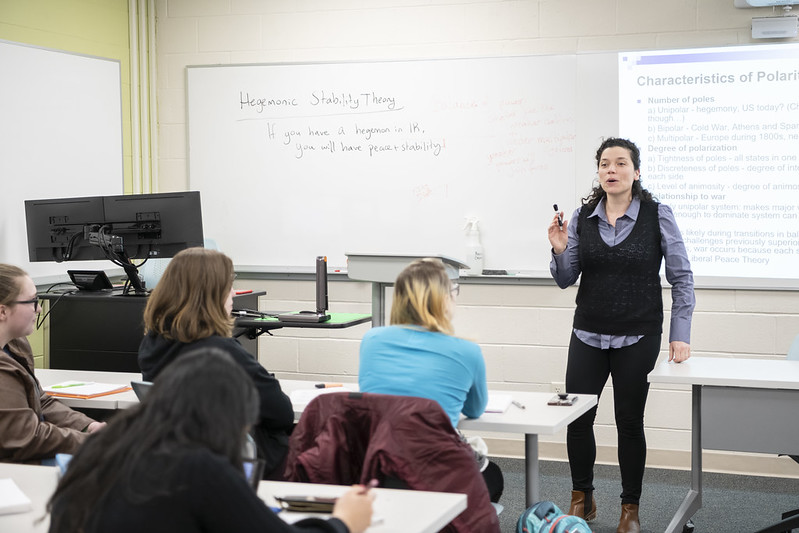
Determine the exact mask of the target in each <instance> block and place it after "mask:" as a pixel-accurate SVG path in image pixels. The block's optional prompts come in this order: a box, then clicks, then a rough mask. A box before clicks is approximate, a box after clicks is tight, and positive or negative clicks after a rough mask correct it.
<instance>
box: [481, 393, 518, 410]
mask: <svg viewBox="0 0 799 533" xmlns="http://www.w3.org/2000/svg"><path fill="white" fill-rule="evenodd" d="M512 401H513V396H511V395H510V394H497V393H495V392H489V393H488V405H486V410H485V412H486V413H504V412H505V411H507V410H508V407H510V404H511V402H512Z"/></svg>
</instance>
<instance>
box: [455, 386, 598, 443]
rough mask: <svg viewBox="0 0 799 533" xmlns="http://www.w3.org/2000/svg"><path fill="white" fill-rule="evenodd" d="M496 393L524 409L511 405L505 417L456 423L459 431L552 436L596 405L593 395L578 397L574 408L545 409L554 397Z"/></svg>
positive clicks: (492, 415) (490, 416)
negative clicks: (505, 396)
mask: <svg viewBox="0 0 799 533" xmlns="http://www.w3.org/2000/svg"><path fill="white" fill-rule="evenodd" d="M497 392H499V393H501V394H510V395H511V396H513V400H514V401H517V402H519V403H521V404H522V405H524V407H525V408H524V409H520V408H519V407H517V406H515V405H513V404H511V405H510V407H508V409H507V410H506V411H505V412H504V413H483V414H482V415H480V418H462V419H461V421H460V423H458V429H466V430H469V431H473V430H477V431H497V432H500V433H524V434H536V435H554V434H555V433H558V432H559V431H561V430H563V429H565V428H566V426H568V425H569V424H570V423H571V422H573V421H574V420H576V419H577V418H578V417H579V416H580V415H582V414H583V413H585V412H586V411H588V410H589V409H591V407H593V406H595V405H596V402H597V397H596V395H594V394H578V395H577V396H578V398H577V401H576V402H575V403H574V405H570V406H562V405H557V406H553V405H547V402H548V401H549V400H550V399H551V398H552V397H553V396H555V394H554V393H552V392H521V391H497Z"/></svg>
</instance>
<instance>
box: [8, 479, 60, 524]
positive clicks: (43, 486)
mask: <svg viewBox="0 0 799 533" xmlns="http://www.w3.org/2000/svg"><path fill="white" fill-rule="evenodd" d="M5 478H11V479H13V480H14V483H16V485H17V487H19V489H20V490H21V491H22V492H24V493H25V496H27V497H28V498H29V499H30V500H31V502H32V504H33V510H31V511H27V512H25V513H16V514H4V515H0V531H3V532H4V533H6V532H7V533H12V532H14V533H40V532H41V533H46V531H47V530H48V529H49V528H50V515H46V516H45V507H46V505H47V500H49V499H50V495H51V494H53V491H55V487H56V485H57V484H58V467H57V466H34V465H19V464H12V463H0V479H5ZM41 517H45V518H44V520H42V521H41V522H37V520H39V518H41Z"/></svg>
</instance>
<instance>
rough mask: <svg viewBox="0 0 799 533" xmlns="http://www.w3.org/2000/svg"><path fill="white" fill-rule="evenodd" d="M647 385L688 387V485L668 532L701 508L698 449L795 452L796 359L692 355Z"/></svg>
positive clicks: (798, 425)
mask: <svg viewBox="0 0 799 533" xmlns="http://www.w3.org/2000/svg"><path fill="white" fill-rule="evenodd" d="M649 382H650V383H664V384H676V385H689V386H690V387H691V404H692V405H691V417H692V423H691V489H690V490H689V491H688V494H687V495H686V496H685V499H684V500H683V502H682V504H681V505H680V507H679V508H678V509H677V512H676V514H675V515H674V518H673V519H672V521H671V523H670V524H669V526H668V529H666V531H667V533H671V532H676V531H681V530H682V528H683V527H684V525H685V523H686V522H687V521H688V520H689V519H690V518H691V517H692V516H693V515H694V513H696V511H698V510H699V508H700V507H702V449H703V448H706V449H711V450H727V451H740V452H755V453H767V454H780V453H786V454H794V455H795V454H799V411H797V409H796V406H797V403H798V402H799V361H786V360H768V359H729V358H711V357H692V358H690V359H688V360H687V361H685V362H683V363H661V364H660V365H658V366H657V367H655V369H654V370H653V371H652V372H651V373H650V374H649Z"/></svg>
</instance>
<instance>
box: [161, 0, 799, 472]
mask: <svg viewBox="0 0 799 533" xmlns="http://www.w3.org/2000/svg"><path fill="white" fill-rule="evenodd" d="M156 6H157V15H158V21H157V55H158V80H157V88H158V99H159V101H158V112H159V127H160V137H159V150H160V159H159V171H160V178H159V179H160V184H161V190H162V191H168V190H182V189H185V188H186V187H187V185H188V177H187V165H186V139H185V135H186V133H185V132H186V125H185V117H186V104H185V90H186V89H185V67H186V65H198V64H219V63H254V62H299V61H337V60H369V59H408V58H413V59H418V58H434V57H445V58H448V57H478V56H501V55H521V54H568V53H576V52H592V51H610V50H622V49H651V48H680V47H696V46H724V45H736V44H744V43H749V42H751V37H750V20H751V18H752V17H753V16H768V15H770V14H771V10H770V9H760V10H758V9H749V10H743V9H735V8H734V7H733V2H732V0H569V1H566V0H540V1H535V0H526V1H525V0H519V1H513V0H483V1H481V0H447V1H443V0H440V1H437V0H157V1H156ZM586 157H591V154H586ZM270 201H274V200H273V199H264V202H265V208H266V209H268V204H269V202H270ZM542 231H544V228H542ZM234 260H235V258H234ZM237 284H238V285H240V286H247V287H248V288H253V289H263V290H267V293H268V294H267V296H266V297H264V298H262V301H261V308H262V309H278V310H280V309H298V308H310V307H312V306H313V298H314V296H313V295H314V292H313V284H312V283H311V282H302V281H269V280H263V281H246V280H240V281H239V282H237ZM574 295H575V290H574V289H567V290H560V289H558V288H557V287H554V286H504V285H471V284H463V285H462V288H461V295H460V297H459V309H458V311H457V315H456V319H455V324H456V328H457V333H458V334H459V335H461V336H463V337H466V338H470V339H473V340H475V341H477V342H479V343H480V344H481V346H482V348H483V353H484V355H485V358H486V363H487V366H488V379H489V381H490V385H491V387H494V388H508V389H529V390H549V387H550V386H551V384H552V383H553V382H562V381H563V376H564V372H565V365H566V353H567V345H568V341H569V332H570V324H571V319H572V313H573V306H574ZM370 300H371V287H370V285H369V284H367V283H354V282H331V284H330V301H331V308H332V309H333V310H335V311H341V312H367V313H368V312H371V305H370ZM664 301H665V302H670V297H669V293H668V291H664ZM389 305H390V298H389ZM666 325H668V316H667V318H666ZM367 329H368V325H363V326H358V327H356V328H351V329H347V330H334V331H312V330H304V331H303V330H288V329H286V330H282V331H276V332H275V334H274V336H273V337H269V336H266V335H264V336H262V337H261V339H260V341H259V342H260V349H261V354H262V355H261V359H262V362H263V363H264V365H265V366H266V367H267V368H269V369H270V370H271V371H274V372H277V373H278V375H279V376H280V377H291V376H295V377H309V376H313V377H311V379H316V378H317V377H318V378H319V379H323V378H332V379H342V380H345V381H346V380H354V379H355V375H356V373H357V367H358V363H357V354H358V344H359V339H360V337H361V336H362V335H363V333H364V332H365V331H366V330H367ZM798 332H799V292H795V291H794V292H789V291H746V290H699V291H697V308H696V312H695V315H694V327H693V339H692V348H693V351H694V354H695V355H699V356H714V357H737V356H752V355H754V356H758V357H764V358H779V357H783V356H784V353H785V352H786V350H787V348H788V346H789V344H790V342H791V340H792V339H793V336H794V335H795V334H796V333H798ZM664 337H666V338H665V339H664V342H663V347H662V352H661V360H663V359H664V357H666V355H667V352H666V350H667V331H666V332H664ZM612 393H613V391H612V389H611V388H608V389H606V390H605V392H604V393H603V397H602V401H601V404H600V408H599V414H598V417H597V424H598V425H597V438H598V442H599V444H600V460H606V461H615V442H616V436H615V427H614V425H613V410H612ZM690 405H691V400H690V391H688V389H686V388H681V387H674V386H663V387H659V388H656V389H653V390H652V391H651V393H650V400H649V403H648V406H647V412H646V424H647V428H648V429H647V436H648V441H649V447H650V454H649V456H650V459H651V460H652V461H655V462H657V463H658V464H664V465H666V466H677V467H682V468H684V467H686V466H687V465H688V460H689V459H688V454H687V452H688V450H689V449H690ZM495 438H496V439H497V440H496V441H495V442H494V441H492V446H494V445H495V444H496V446H497V449H503V450H505V449H507V450H510V451H511V453H517V454H521V453H522V444H521V443H522V440H521V436H508V435H497V436H495ZM563 442H564V436H563V435H562V434H561V435H556V436H554V437H552V438H544V439H542V448H541V450H542V454H544V455H550V456H554V457H565V450H564V446H563V445H562V443H563ZM705 455H706V456H708V455H709V457H708V458H706V461H705V464H706V467H707V468H709V469H712V468H715V469H718V470H737V471H747V469H748V470H750V471H757V472H763V473H772V474H775V475H791V472H793V471H795V469H793V470H791V469H789V468H785V467H784V463H781V462H779V460H776V459H774V458H769V457H763V456H759V457H751V456H749V455H748V454H713V453H712V452H710V453H708V452H706V454H705Z"/></svg>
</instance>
